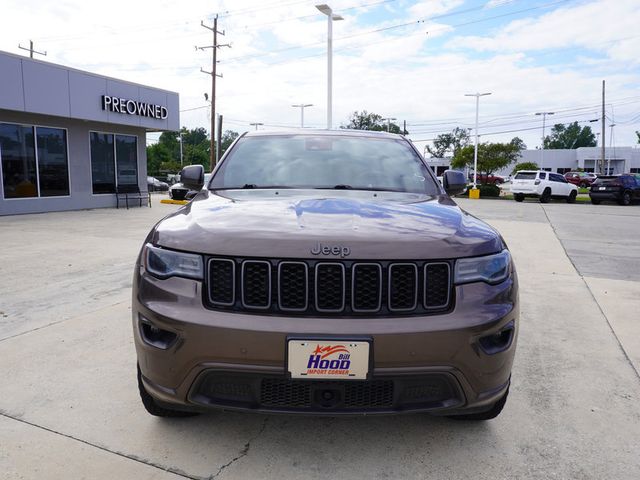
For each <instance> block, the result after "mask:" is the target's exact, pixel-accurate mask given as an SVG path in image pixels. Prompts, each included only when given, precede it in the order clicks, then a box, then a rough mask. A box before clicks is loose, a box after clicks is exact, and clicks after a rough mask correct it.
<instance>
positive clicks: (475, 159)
mask: <svg viewBox="0 0 640 480" xmlns="http://www.w3.org/2000/svg"><path fill="white" fill-rule="evenodd" d="M485 95H491V92H486V93H465V95H464V96H465V97H476V144H475V147H474V149H473V188H474V190H475V188H476V186H477V185H478V111H479V110H480V97H484V96H485Z"/></svg>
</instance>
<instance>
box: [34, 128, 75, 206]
mask: <svg viewBox="0 0 640 480" xmlns="http://www.w3.org/2000/svg"><path fill="white" fill-rule="evenodd" d="M36 144H37V145H38V178H39V179H40V196H41V197H61V196H66V195H69V165H68V163H67V132H66V131H65V130H62V129H60V128H49V127H36Z"/></svg>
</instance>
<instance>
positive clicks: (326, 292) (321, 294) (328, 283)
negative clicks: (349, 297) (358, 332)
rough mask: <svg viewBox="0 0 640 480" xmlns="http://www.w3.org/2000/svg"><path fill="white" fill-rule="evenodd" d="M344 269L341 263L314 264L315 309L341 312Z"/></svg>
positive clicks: (343, 293) (343, 294) (343, 291)
mask: <svg viewBox="0 0 640 480" xmlns="http://www.w3.org/2000/svg"><path fill="white" fill-rule="evenodd" d="M344 277H345V269H344V265H343V264H342V263H328V262H327V263H318V264H317V265H316V277H315V290H316V292H315V293H316V295H315V297H316V310H318V311H319V312H341V311H342V310H344V303H345V302H344V299H345V281H344V280H345V278H344Z"/></svg>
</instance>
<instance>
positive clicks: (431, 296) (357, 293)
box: [204, 258, 453, 316]
mask: <svg viewBox="0 0 640 480" xmlns="http://www.w3.org/2000/svg"><path fill="white" fill-rule="evenodd" d="M207 265H208V267H207V268H208V272H207V273H208V274H207V276H206V288H205V292H206V294H205V298H204V300H205V304H206V305H207V306H208V307H210V308H214V309H221V310H231V311H244V312H256V313H257V312H264V313H280V314H284V315H319V316H326V315H337V316H366V315H371V314H373V313H375V314H377V315H387V316H398V315H425V314H431V313H438V312H442V311H446V310H449V309H450V308H451V307H452V304H453V295H452V293H453V290H452V284H451V267H450V263H449V262H447V261H432V262H425V261H422V262H406V261H402V262H391V261H380V262H367V261H346V260H343V261H316V260H304V261H302V260H278V259H269V260H264V259H246V258H209V259H208V260H207Z"/></svg>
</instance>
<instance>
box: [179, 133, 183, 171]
mask: <svg viewBox="0 0 640 480" xmlns="http://www.w3.org/2000/svg"><path fill="white" fill-rule="evenodd" d="M179 138H180V166H181V167H182V131H181V132H180V136H179Z"/></svg>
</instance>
